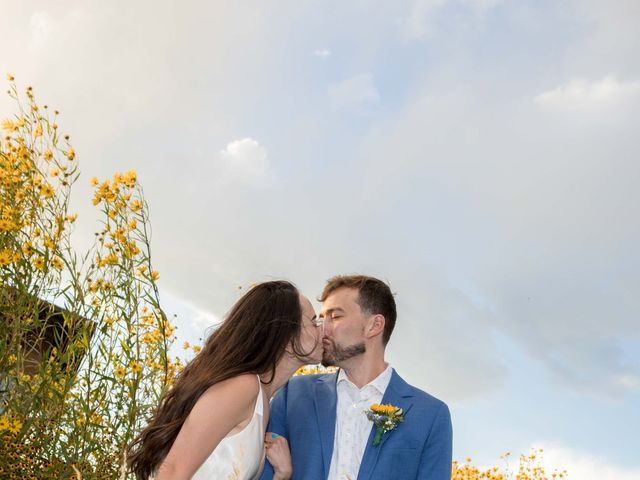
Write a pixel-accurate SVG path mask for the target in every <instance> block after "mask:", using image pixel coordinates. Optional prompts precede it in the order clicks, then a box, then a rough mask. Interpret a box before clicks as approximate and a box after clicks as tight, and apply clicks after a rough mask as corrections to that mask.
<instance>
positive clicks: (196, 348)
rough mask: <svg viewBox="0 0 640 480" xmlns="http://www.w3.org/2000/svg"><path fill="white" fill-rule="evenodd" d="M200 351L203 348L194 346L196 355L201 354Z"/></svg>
mask: <svg viewBox="0 0 640 480" xmlns="http://www.w3.org/2000/svg"><path fill="white" fill-rule="evenodd" d="M200 350H202V347H201V346H200V345H194V346H193V351H194V352H195V353H199V352H200Z"/></svg>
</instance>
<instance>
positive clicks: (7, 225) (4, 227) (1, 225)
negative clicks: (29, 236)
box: [0, 218, 18, 232]
mask: <svg viewBox="0 0 640 480" xmlns="http://www.w3.org/2000/svg"><path fill="white" fill-rule="evenodd" d="M17 227H18V226H17V225H16V223H15V222H12V221H11V220H7V219H5V218H0V232H12V231H14V230H17Z"/></svg>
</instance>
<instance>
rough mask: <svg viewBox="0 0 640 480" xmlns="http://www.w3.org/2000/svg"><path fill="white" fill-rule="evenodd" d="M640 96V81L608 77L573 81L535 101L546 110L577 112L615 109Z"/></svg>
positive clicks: (538, 96) (542, 95)
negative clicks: (577, 110)
mask: <svg viewBox="0 0 640 480" xmlns="http://www.w3.org/2000/svg"><path fill="white" fill-rule="evenodd" d="M638 95H640V81H636V82H622V81H619V80H617V79H616V78H615V77H614V76H607V77H605V78H603V79H602V80H599V81H589V80H585V79H573V80H571V81H569V82H568V83H566V84H564V85H560V86H558V87H556V88H554V89H553V90H549V91H547V92H543V93H541V94H539V95H537V96H536V97H535V101H536V103H538V104H539V105H542V106H543V107H546V108H551V109H558V110H576V109H592V108H607V107H614V106H618V105H621V104H622V103H623V102H625V101H628V100H629V99H631V98H634V97H636V96H638Z"/></svg>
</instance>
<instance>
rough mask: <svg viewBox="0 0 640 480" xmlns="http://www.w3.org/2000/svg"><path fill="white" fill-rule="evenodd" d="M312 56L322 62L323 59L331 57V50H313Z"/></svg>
mask: <svg viewBox="0 0 640 480" xmlns="http://www.w3.org/2000/svg"><path fill="white" fill-rule="evenodd" d="M313 55H314V56H316V57H320V58H322V59H323V60H324V59H325V58H328V57H330V56H331V50H328V49H326V48H318V49H317V50H314V52H313Z"/></svg>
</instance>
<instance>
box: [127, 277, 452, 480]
mask: <svg viewBox="0 0 640 480" xmlns="http://www.w3.org/2000/svg"><path fill="white" fill-rule="evenodd" d="M319 301H320V302H322V308H321V310H320V314H319V315H316V313H315V311H314V309H313V306H312V305H311V302H310V301H309V299H308V298H307V297H305V296H304V295H302V294H301V293H300V292H299V291H298V290H297V289H296V287H295V286H294V285H292V284H291V283H289V282H286V281H271V282H265V283H261V284H258V285H256V286H254V287H253V288H251V290H249V291H248V292H247V293H246V294H245V295H244V296H242V297H241V298H240V300H238V302H237V303H236V304H235V305H234V306H233V307H232V308H231V311H230V312H229V313H228V315H227V317H226V318H225V320H224V322H223V323H222V324H221V326H220V327H219V328H218V329H217V330H216V331H215V332H214V333H213V334H212V335H211V336H210V337H209V338H208V339H207V340H206V342H205V344H204V346H203V348H202V350H201V351H200V352H199V353H198V354H197V355H196V356H195V358H194V359H193V360H192V361H191V362H189V363H188V364H187V365H186V367H185V368H184V370H183V371H182V373H181V374H180V375H179V377H178V378H177V379H176V382H175V384H174V385H173V387H172V388H171V389H170V390H169V391H168V392H167V394H166V395H165V396H164V397H163V398H162V400H161V402H160V405H159V406H158V408H157V410H156V411H155V413H154V415H153V416H152V417H151V419H150V420H149V422H148V425H147V426H146V427H145V428H144V429H143V430H142V432H141V433H140V435H139V436H138V437H137V438H136V439H135V441H134V442H133V443H132V444H131V445H130V446H129V448H128V452H127V466H128V468H129V471H130V472H131V473H133V474H135V476H136V477H137V478H138V479H141V480H142V479H144V480H146V479H150V478H153V479H155V480H183V479H184V480H187V479H194V480H205V479H207V480H227V479H228V480H231V479H234V480H251V479H256V480H257V479H261V480H272V479H273V480H280V479H295V480H325V479H328V480H338V479H339V480H365V479H366V480H375V479H384V480H389V479H401V480H404V479H407V480H409V479H416V480H417V479H420V480H450V478H451V448H452V428H451V417H450V414H449V409H448V407H447V405H446V404H445V403H443V402H442V401H441V400H438V399H437V398H435V397H433V396H431V395H429V394H428V393H425V392H423V391H422V390H419V389H418V388H416V387H413V386H411V385H409V384H408V383H407V382H405V381H404V380H403V379H402V378H401V377H400V376H399V375H398V373H396V371H395V369H393V368H392V366H391V365H390V364H389V363H388V362H387V361H386V360H385V348H386V346H387V343H388V342H389V339H390V338H391V334H392V333H393V329H394V327H395V324H396V303H395V299H394V295H393V293H392V292H391V289H390V288H389V286H388V285H387V284H386V283H385V282H383V281H381V280H379V279H377V278H373V277H369V276H364V275H341V276H336V277H333V278H331V279H330V280H329V281H328V282H327V284H326V286H325V288H324V290H323V292H322V294H321V295H320V298H319ZM319 362H322V364H323V365H324V366H335V367H338V370H337V372H336V373H332V374H324V375H302V376H295V377H292V375H293V374H294V372H296V370H298V368H300V367H301V366H303V365H307V364H317V363H319ZM265 459H266V461H265Z"/></svg>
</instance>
